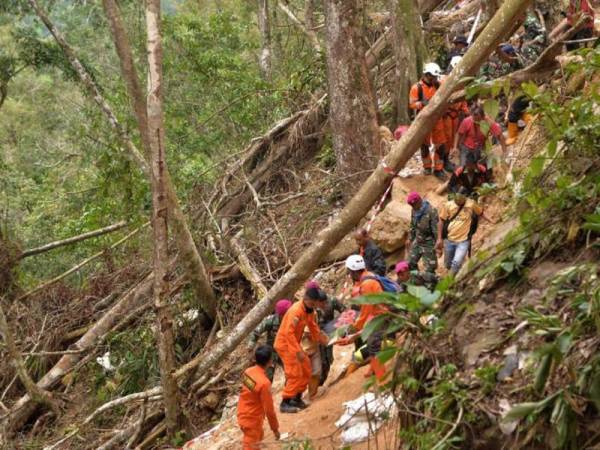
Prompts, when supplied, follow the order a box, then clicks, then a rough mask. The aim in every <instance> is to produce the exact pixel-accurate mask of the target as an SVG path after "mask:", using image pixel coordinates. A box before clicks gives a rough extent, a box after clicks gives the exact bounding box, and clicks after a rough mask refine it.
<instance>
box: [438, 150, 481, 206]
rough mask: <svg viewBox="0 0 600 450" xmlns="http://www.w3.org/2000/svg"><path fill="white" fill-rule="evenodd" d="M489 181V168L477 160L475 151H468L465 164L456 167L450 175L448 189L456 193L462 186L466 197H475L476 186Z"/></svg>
mask: <svg viewBox="0 0 600 450" xmlns="http://www.w3.org/2000/svg"><path fill="white" fill-rule="evenodd" d="M489 182H491V170H488V169H487V168H486V167H485V166H484V165H483V164H480V163H478V162H477V157H476V155H475V153H472V152H468V153H467V155H466V159H465V164H464V165H463V166H460V167H458V168H457V169H456V170H455V171H454V173H453V174H452V177H450V181H449V182H448V191H450V192H452V193H457V192H458V191H459V189H460V188H464V189H465V195H466V196H467V197H475V196H477V192H476V190H477V188H479V187H481V186H482V185H483V184H484V183H489Z"/></svg>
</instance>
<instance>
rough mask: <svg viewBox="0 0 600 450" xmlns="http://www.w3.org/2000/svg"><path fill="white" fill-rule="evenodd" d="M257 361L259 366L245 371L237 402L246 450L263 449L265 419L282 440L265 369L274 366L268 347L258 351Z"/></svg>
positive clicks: (243, 446)
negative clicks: (261, 443) (261, 445)
mask: <svg viewBox="0 0 600 450" xmlns="http://www.w3.org/2000/svg"><path fill="white" fill-rule="evenodd" d="M254 358H255V360H256V365H255V366H252V367H250V368H248V369H246V370H245V371H244V374H243V375H242V392H241V393H240V400H239V403H238V413H237V419H238V425H239V426H240V428H241V430H242V433H244V438H243V440H242V449H243V450H256V449H258V448H260V442H261V441H262V440H263V437H264V431H263V421H264V420H265V416H266V417H267V420H268V421H269V426H270V427H271V430H273V434H274V435H275V438H276V439H279V437H280V434H279V422H278V421H277V415H276V414H275V407H274V406H273V397H272V396H271V382H270V381H269V379H268V378H267V374H266V370H267V369H268V368H269V367H270V366H272V365H273V350H272V349H271V347H269V346H268V345H261V346H260V347H258V348H257V349H256V352H255V353H254Z"/></svg>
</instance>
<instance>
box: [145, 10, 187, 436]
mask: <svg viewBox="0 0 600 450" xmlns="http://www.w3.org/2000/svg"><path fill="white" fill-rule="evenodd" d="M146 33H147V39H148V47H147V49H148V133H149V136H150V149H151V157H150V160H151V162H152V176H151V181H152V183H151V184H152V228H153V231H154V309H155V311H156V320H157V322H158V323H157V327H156V339H157V341H158V361H159V366H160V375H161V383H162V388H163V400H164V405H165V417H166V425H167V435H168V436H169V437H170V438H173V437H175V433H176V432H177V430H178V429H179V417H180V408H179V400H178V397H179V396H178V391H177V381H176V380H175V378H174V377H173V371H174V369H175V339H174V337H173V314H172V311H171V306H170V304H169V298H168V297H169V282H168V280H167V265H168V262H169V260H168V258H169V255H168V238H169V236H168V230H167V216H168V214H167V212H168V202H167V196H166V189H165V173H166V166H167V163H166V161H165V129H164V120H163V108H162V83H163V74H162V42H161V34H160V0H146Z"/></svg>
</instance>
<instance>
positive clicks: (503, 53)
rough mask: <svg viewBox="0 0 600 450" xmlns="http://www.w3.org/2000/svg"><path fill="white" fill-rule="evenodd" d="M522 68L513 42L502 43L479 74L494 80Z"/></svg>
mask: <svg viewBox="0 0 600 450" xmlns="http://www.w3.org/2000/svg"><path fill="white" fill-rule="evenodd" d="M522 68H523V66H522V64H521V62H520V61H519V58H518V56H517V50H516V49H515V48H514V47H513V46H512V45H511V44H502V45H500V46H499V47H498V48H497V49H496V53H495V55H494V56H492V58H491V59H490V61H489V62H488V63H487V64H485V65H483V66H482V67H481V70H480V72H479V76H480V77H485V78H487V79H491V80H493V79H496V78H500V77H503V76H504V75H508V74H509V73H511V72H514V71H516V70H519V69H522Z"/></svg>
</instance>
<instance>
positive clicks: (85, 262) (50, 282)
mask: <svg viewBox="0 0 600 450" xmlns="http://www.w3.org/2000/svg"><path fill="white" fill-rule="evenodd" d="M149 223H150V222H147V223H145V224H144V225H142V226H141V227H139V228H136V229H135V230H133V231H132V232H131V233H129V234H128V235H126V236H125V237H123V238H121V239H119V240H118V241H117V242H115V243H114V244H112V245H111V246H110V247H107V248H105V249H104V250H102V251H99V252H98V253H96V254H94V255H92V256H90V257H89V258H86V259H84V260H83V261H81V262H80V263H79V264H76V265H75V266H73V267H71V268H70V269H69V270H67V271H66V272H63V273H61V274H60V275H58V276H56V277H54V278H52V279H51V280H48V281H46V282H45V283H42V284H40V285H39V286H37V287H35V288H33V289H31V290H30V291H28V292H25V293H24V294H23V295H21V296H20V297H18V298H17V301H23V300H25V299H26V298H27V297H30V296H31V295H33V294H35V293H37V292H40V291H41V290H44V289H47V288H49V287H50V286H52V285H53V284H55V283H58V282H59V281H60V280H62V279H64V278H66V277H68V276H69V275H71V274H72V273H75V272H77V271H78V270H79V269H81V268H82V267H84V266H86V265H88V264H89V263H91V262H92V261H94V260H96V259H98V258H100V257H101V256H102V255H105V254H107V253H108V252H109V251H111V250H114V249H115V248H117V247H118V246H119V245H121V244H123V243H125V242H126V241H128V240H129V239H130V238H132V237H133V236H135V235H136V234H137V233H139V231H140V230H141V229H142V228H144V227H146V226H148V224H149Z"/></svg>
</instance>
